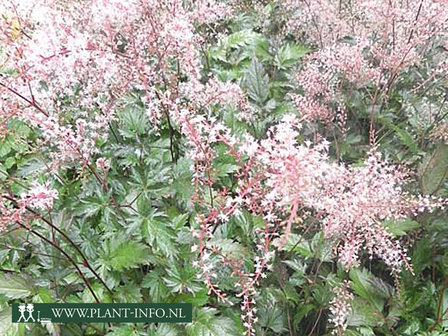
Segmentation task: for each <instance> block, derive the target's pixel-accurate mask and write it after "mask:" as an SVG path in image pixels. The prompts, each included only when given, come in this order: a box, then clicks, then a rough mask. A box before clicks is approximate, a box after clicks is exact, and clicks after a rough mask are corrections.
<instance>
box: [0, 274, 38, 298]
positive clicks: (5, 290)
mask: <svg viewBox="0 0 448 336" xmlns="http://www.w3.org/2000/svg"><path fill="white" fill-rule="evenodd" d="M0 294H4V295H6V296H7V297H8V298H10V299H23V298H26V297H28V296H30V295H31V286H30V283H29V281H27V280H25V279H24V278H22V277H21V276H19V275H15V274H2V275H0Z"/></svg>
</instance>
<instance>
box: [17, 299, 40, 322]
mask: <svg viewBox="0 0 448 336" xmlns="http://www.w3.org/2000/svg"><path fill="white" fill-rule="evenodd" d="M33 312H34V304H32V303H28V304H24V303H20V304H19V313H20V317H19V319H18V320H17V322H28V321H29V320H31V321H33V322H36V320H35V319H34V317H33ZM25 313H28V318H26V317H25Z"/></svg>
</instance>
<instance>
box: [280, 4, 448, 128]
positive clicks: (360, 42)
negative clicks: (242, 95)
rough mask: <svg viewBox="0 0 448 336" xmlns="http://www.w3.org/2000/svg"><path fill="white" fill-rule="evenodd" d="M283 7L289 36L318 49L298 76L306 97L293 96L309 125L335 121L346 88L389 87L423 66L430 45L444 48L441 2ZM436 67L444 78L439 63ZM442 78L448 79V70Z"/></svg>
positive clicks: (444, 16) (447, 18) (444, 13)
mask: <svg viewBox="0 0 448 336" xmlns="http://www.w3.org/2000/svg"><path fill="white" fill-rule="evenodd" d="M281 3H282V6H283V8H284V11H285V14H286V15H287V16H288V17H289V19H288V20H287V24H286V28H285V32H288V33H292V34H294V35H297V36H302V34H305V35H306V37H307V38H308V40H309V42H310V43H312V44H315V45H316V46H318V49H317V51H316V52H314V53H313V54H311V55H310V57H309V58H308V60H307V62H306V63H305V66H304V67H303V70H301V71H299V72H298V73H297V83H298V84H299V85H300V86H301V87H302V88H303V90H304V94H303V95H300V94H294V95H293V96H292V101H293V103H294V104H295V106H296V107H297V109H298V111H299V113H301V114H302V115H304V116H305V117H306V118H307V119H309V120H320V121H324V122H327V123H328V122H331V121H333V119H334V116H335V114H336V113H337V111H336V109H335V106H339V103H340V95H341V93H342V91H341V86H342V85H343V84H344V83H346V82H348V83H350V84H351V85H352V86H353V85H354V86H356V87H362V86H365V85H367V84H369V83H373V84H375V85H376V87H377V88H380V87H386V88H388V87H390V86H391V85H392V83H394V82H395V81H397V80H398V78H399V76H400V74H401V73H403V72H404V71H405V70H407V69H409V67H411V66H412V65H414V64H416V63H417V62H420V61H424V59H425V55H426V54H425V53H426V52H427V50H429V49H430V46H431V45H436V46H437V45H438V44H443V43H444V42H443V41H446V37H447V31H448V29H447V28H448V26H447V25H448V24H447V22H448V13H447V11H446V10H444V3H443V1H439V0H430V1H424V2H423V1H420V0H411V1H400V0H394V1H389V0H356V1H350V2H346V1H334V0H315V1H299V0H283V1H281ZM431 65H432V66H433V69H432V70H433V71H434V72H437V76H439V75H441V73H440V66H438V65H437V62H432V64H431ZM443 73H444V74H445V76H446V69H445V70H444V72H443ZM377 98H378V97H372V100H376V99H377ZM375 103H376V102H375V101H373V102H372V104H375ZM342 126H343V125H342Z"/></svg>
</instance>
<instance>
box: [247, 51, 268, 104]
mask: <svg viewBox="0 0 448 336" xmlns="http://www.w3.org/2000/svg"><path fill="white" fill-rule="evenodd" d="M244 83H245V86H246V88H247V93H248V95H249V97H250V98H251V99H252V100H253V101H255V102H256V103H257V104H258V105H260V106H262V105H263V104H264V102H265V101H266V100H267V98H268V92H269V91H268V83H269V77H268V75H267V74H266V72H265V70H264V67H263V64H261V63H260V62H259V61H258V59H257V58H255V57H254V58H253V59H252V61H251V62H250V64H249V68H248V69H247V71H246V74H245V76H244Z"/></svg>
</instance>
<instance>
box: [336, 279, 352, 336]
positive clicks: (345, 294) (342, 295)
mask: <svg viewBox="0 0 448 336" xmlns="http://www.w3.org/2000/svg"><path fill="white" fill-rule="evenodd" d="M349 287H350V282H349V281H347V280H344V282H343V283H342V284H341V285H340V286H338V287H336V288H335V289H334V293H335V294H336V295H335V297H334V299H333V300H332V301H331V306H330V312H331V314H332V316H331V318H330V322H332V323H333V325H334V326H335V329H334V330H333V334H335V335H342V332H343V331H344V330H345V329H346V328H347V318H348V316H349V315H350V313H351V311H352V308H351V306H350V301H351V300H352V299H353V294H352V293H350V292H349V290H348V289H349Z"/></svg>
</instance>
